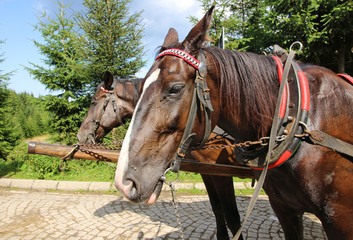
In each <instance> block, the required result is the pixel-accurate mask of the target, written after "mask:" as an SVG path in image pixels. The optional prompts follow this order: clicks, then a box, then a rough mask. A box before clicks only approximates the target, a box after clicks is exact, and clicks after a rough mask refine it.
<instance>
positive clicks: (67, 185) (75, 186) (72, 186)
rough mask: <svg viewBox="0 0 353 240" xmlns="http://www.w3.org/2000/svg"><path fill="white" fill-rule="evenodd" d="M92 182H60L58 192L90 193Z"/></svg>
mask: <svg viewBox="0 0 353 240" xmlns="http://www.w3.org/2000/svg"><path fill="white" fill-rule="evenodd" d="M89 185H90V182H72V181H60V182H59V183H58V186H57V190H65V191H79V190H83V191H88V189H89Z"/></svg>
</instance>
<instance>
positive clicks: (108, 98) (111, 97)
mask: <svg viewBox="0 0 353 240" xmlns="http://www.w3.org/2000/svg"><path fill="white" fill-rule="evenodd" d="M116 83H117V82H116V80H114V81H113V84H112V85H111V87H110V89H105V88H104V87H103V86H102V87H101V88H100V90H99V91H102V92H104V93H107V96H106V98H105V101H104V104H103V108H102V111H101V112H100V113H99V115H98V118H97V119H92V120H91V121H92V122H93V123H94V126H93V128H92V129H91V132H90V133H89V134H88V139H90V140H91V141H92V142H93V143H95V137H96V134H97V130H98V127H99V126H101V125H100V122H101V120H102V117H103V114H104V112H105V110H106V108H107V106H108V104H109V102H110V101H111V102H112V106H113V109H114V112H115V115H116V117H117V119H118V124H119V125H122V124H123V122H122V120H121V117H120V114H119V109H118V106H117V103H116V100H115V96H114V95H115V94H114V88H115V86H116Z"/></svg>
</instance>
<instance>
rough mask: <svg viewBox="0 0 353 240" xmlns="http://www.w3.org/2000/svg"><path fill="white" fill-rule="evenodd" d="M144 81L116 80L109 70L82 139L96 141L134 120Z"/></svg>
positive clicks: (95, 95)
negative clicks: (124, 123) (126, 121)
mask: <svg viewBox="0 0 353 240" xmlns="http://www.w3.org/2000/svg"><path fill="white" fill-rule="evenodd" d="M141 81H142V79H115V78H114V77H113V75H112V74H111V73H110V72H106V73H105V74H104V76H103V82H102V83H100V84H99V85H98V87H97V90H96V93H95V94H94V95H93V97H92V99H91V106H90V109H89V111H88V114H87V116H86V118H85V119H84V120H83V122H82V124H81V127H80V129H79V131H78V134H77V139H78V141H79V142H80V143H94V142H96V141H98V140H99V139H101V138H103V137H104V136H105V135H106V134H108V133H109V132H110V131H111V130H112V129H113V128H115V127H118V126H120V125H122V124H123V122H125V120H127V119H130V118H131V116H132V113H133V111H134V107H135V104H136V102H137V98H138V88H139V86H140V83H141Z"/></svg>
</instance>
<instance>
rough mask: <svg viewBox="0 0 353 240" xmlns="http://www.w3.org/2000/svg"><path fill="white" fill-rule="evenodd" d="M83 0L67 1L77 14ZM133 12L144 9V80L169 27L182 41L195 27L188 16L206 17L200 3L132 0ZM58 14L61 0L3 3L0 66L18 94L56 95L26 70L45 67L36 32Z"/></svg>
mask: <svg viewBox="0 0 353 240" xmlns="http://www.w3.org/2000/svg"><path fill="white" fill-rule="evenodd" d="M81 2H82V1H81V0H64V5H70V6H71V8H72V9H73V10H75V11H77V10H80V9H82V5H81ZM129 6H130V12H131V13H135V12H140V11H141V10H143V13H142V18H143V23H144V25H145V31H144V37H143V39H142V43H143V45H144V47H145V51H146V55H145V57H144V60H146V61H147V64H146V66H145V67H144V68H142V69H141V70H140V71H139V72H138V73H137V74H136V77H144V76H145V74H146V73H147V71H148V69H149V68H150V66H151V65H152V63H153V61H154V56H155V53H156V49H157V47H158V46H160V45H161V44H162V43H163V40H164V37H165V35H166V34H167V32H168V30H169V28H171V27H173V28H175V29H176V30H177V31H178V33H179V40H180V41H182V39H184V38H185V37H186V35H187V34H188V33H189V31H190V29H191V28H192V24H191V23H190V20H189V19H188V16H196V17H197V18H198V19H200V18H201V17H202V16H203V11H202V7H201V4H200V2H199V1H197V0H132V2H131V4H130V5H129ZM44 11H45V12H46V13H47V14H48V15H54V14H55V13H56V12H57V11H58V4H57V0H0V40H3V41H5V43H4V44H0V54H2V57H1V58H3V59H4V61H3V62H2V63H1V64H0V71H1V73H2V74H4V73H8V72H12V71H14V72H13V75H12V76H11V77H10V81H9V84H8V88H9V89H12V90H15V91H16V92H17V93H21V92H27V93H33V95H34V96H35V97H38V96H44V95H47V94H52V93H51V92H50V91H48V90H46V89H45V86H44V85H43V84H41V83H40V82H39V81H38V80H35V79H33V77H31V75H30V74H29V72H28V71H27V70H25V67H32V65H31V64H30V63H34V64H38V65H40V66H45V65H44V63H43V59H44V56H42V55H40V53H39V51H38V48H36V47H35V46H34V43H33V40H37V41H41V40H42V37H41V34H40V32H38V31H35V29H34V25H35V24H37V23H38V21H39V20H38V17H40V15H41V14H40V13H42V12H44Z"/></svg>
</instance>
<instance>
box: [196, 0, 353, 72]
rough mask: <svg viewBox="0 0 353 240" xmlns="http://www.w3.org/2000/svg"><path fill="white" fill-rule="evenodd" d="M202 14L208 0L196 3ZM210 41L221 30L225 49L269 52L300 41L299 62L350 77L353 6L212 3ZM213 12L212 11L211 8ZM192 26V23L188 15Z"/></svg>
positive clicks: (318, 1)
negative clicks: (212, 21) (199, 6)
mask: <svg viewBox="0 0 353 240" xmlns="http://www.w3.org/2000/svg"><path fill="white" fill-rule="evenodd" d="M199 1H200V2H201V4H202V6H203V8H204V10H205V11H206V10H207V9H208V8H209V7H210V6H211V5H212V4H214V3H213V2H210V1H207V0H199ZM214 2H215V4H216V11H215V14H214V18H215V20H214V22H215V23H214V24H213V25H212V27H211V37H212V38H213V39H214V40H217V38H218V37H219V33H218V32H219V30H220V28H221V27H224V28H225V33H226V38H227V42H226V48H228V49H232V50H242V51H251V52H256V53H263V52H266V53H269V52H270V51H271V49H272V46H273V45H274V44H278V45H280V46H282V47H286V48H287V49H288V48H289V46H290V45H291V44H292V43H293V42H295V41H300V42H302V43H303V45H304V48H303V52H302V53H300V54H298V55H297V56H298V57H299V59H300V60H302V61H303V62H308V63H314V64H318V65H321V66H325V67H328V68H330V69H332V70H333V71H336V72H347V73H349V74H352V75H353V51H352V49H353V45H352V44H353V29H352V25H353V2H352V1H333V0H329V1H324V0H315V1H314V0H311V1H305V0H298V1H290V0H280V1H277V0H260V1H252V0H241V1H239V0H217V1H214ZM217 8H218V10H217ZM191 19H192V21H193V22H196V21H197V19H195V18H193V17H191Z"/></svg>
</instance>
